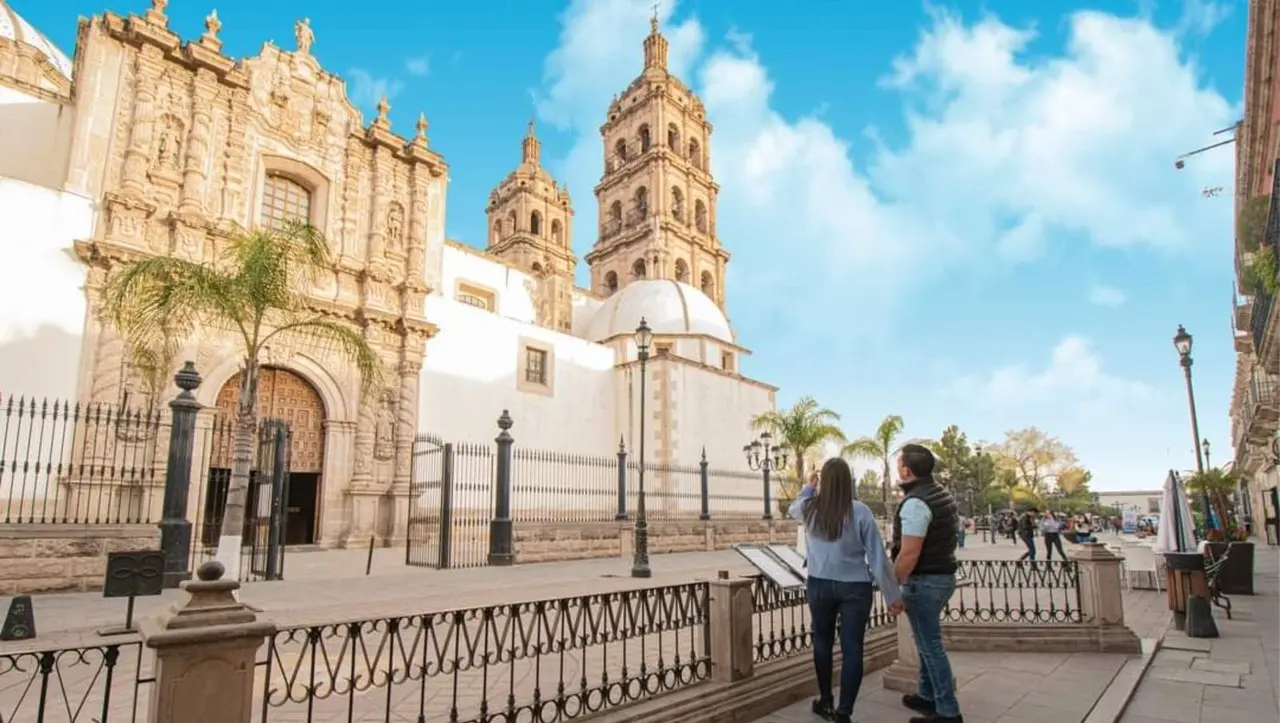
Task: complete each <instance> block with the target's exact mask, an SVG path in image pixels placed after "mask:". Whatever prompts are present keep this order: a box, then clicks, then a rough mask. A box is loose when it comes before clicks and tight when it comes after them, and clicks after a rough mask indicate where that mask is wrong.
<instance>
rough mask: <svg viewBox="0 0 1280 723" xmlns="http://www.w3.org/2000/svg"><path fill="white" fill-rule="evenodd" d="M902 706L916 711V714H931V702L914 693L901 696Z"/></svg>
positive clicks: (932, 710) (932, 709)
mask: <svg viewBox="0 0 1280 723" xmlns="http://www.w3.org/2000/svg"><path fill="white" fill-rule="evenodd" d="M902 705H904V706H906V707H908V708H910V709H911V710H914V711H916V712H917V713H933V712H934V707H933V701H931V700H929V699H928V698H921V697H920V696H918V695H916V694H915V693H908V694H907V695H904V696H902Z"/></svg>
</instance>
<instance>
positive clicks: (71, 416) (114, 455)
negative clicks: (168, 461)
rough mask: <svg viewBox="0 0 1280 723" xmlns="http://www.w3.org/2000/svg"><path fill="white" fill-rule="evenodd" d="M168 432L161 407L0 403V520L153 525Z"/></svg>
mask: <svg viewBox="0 0 1280 723" xmlns="http://www.w3.org/2000/svg"><path fill="white" fill-rule="evenodd" d="M168 429H169V421H168V413H167V410H166V409H164V408H163V407H160V406H157V407H154V408H150V407H149V408H129V407H124V406H121V405H118V404H96V403H73V402H66V401H56V400H37V399H33V398H30V397H26V398H24V397H7V398H3V399H0V523H3V524H68V523H71V524H104V525H105V524H140V523H150V522H155V521H157V519H158V518H159V514H160V499H161V497H162V491H163V490H162V488H163V485H164V466H165V454H166V452H167V449H168V447H167V445H168V439H167V437H168Z"/></svg>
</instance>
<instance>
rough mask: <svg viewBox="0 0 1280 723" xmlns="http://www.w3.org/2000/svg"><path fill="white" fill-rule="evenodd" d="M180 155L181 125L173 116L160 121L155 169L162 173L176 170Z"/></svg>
mask: <svg viewBox="0 0 1280 723" xmlns="http://www.w3.org/2000/svg"><path fill="white" fill-rule="evenodd" d="M181 155H182V123H181V122H180V121H178V119H177V118H174V117H173V116H165V117H164V118H163V119H162V120H161V121H160V140H159V141H158V142H157V144H156V168H157V169H159V170H164V171H176V170H178V158H179V157H180V156H181Z"/></svg>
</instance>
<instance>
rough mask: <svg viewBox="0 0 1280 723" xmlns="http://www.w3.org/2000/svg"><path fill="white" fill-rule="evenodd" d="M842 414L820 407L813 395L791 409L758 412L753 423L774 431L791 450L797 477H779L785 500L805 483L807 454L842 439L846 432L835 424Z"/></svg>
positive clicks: (765, 429) (804, 398) (794, 494)
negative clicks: (790, 478)
mask: <svg viewBox="0 0 1280 723" xmlns="http://www.w3.org/2000/svg"><path fill="white" fill-rule="evenodd" d="M839 421H840V415H839V414H836V413H835V412H833V411H831V410H830V409H827V408H826V407H823V406H820V405H819V404H818V402H817V400H815V399H814V398H813V397H807V396H806V397H801V398H800V399H798V400H796V403H795V404H793V405H792V406H791V408H790V409H785V410H781V411H779V410H774V411H771V412H764V413H763V414H757V415H756V416H755V417H753V418H752V419H751V426H752V428H754V429H760V430H764V431H767V432H770V433H772V434H773V436H774V438H775V439H776V441H777V443H778V444H780V445H782V446H783V447H784V448H786V449H788V450H790V451H791V457H792V460H793V465H794V466H793V468H792V469H794V470H795V479H794V480H792V481H788V480H787V479H786V478H782V479H780V480H779V484H780V485H781V487H782V495H783V500H786V499H794V498H795V496H796V494H797V493H798V492H799V491H800V486H801V485H803V484H804V478H805V469H806V464H805V463H806V460H807V458H808V456H809V455H810V454H811V453H812V452H813V451H814V450H815V449H816V448H817V447H820V446H821V445H822V444H824V443H826V442H843V441H844V432H842V431H840V427H838V426H836V423H837V422H839Z"/></svg>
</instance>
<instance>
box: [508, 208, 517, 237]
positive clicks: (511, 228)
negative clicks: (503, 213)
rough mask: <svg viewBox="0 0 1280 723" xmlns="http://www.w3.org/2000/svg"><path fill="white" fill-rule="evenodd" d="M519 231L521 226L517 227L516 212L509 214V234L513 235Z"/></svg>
mask: <svg viewBox="0 0 1280 723" xmlns="http://www.w3.org/2000/svg"><path fill="white" fill-rule="evenodd" d="M519 230H520V229H519V226H517V225H516V212H515V211H509V212H507V233H509V234H512V233H515V232H516V231H519Z"/></svg>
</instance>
